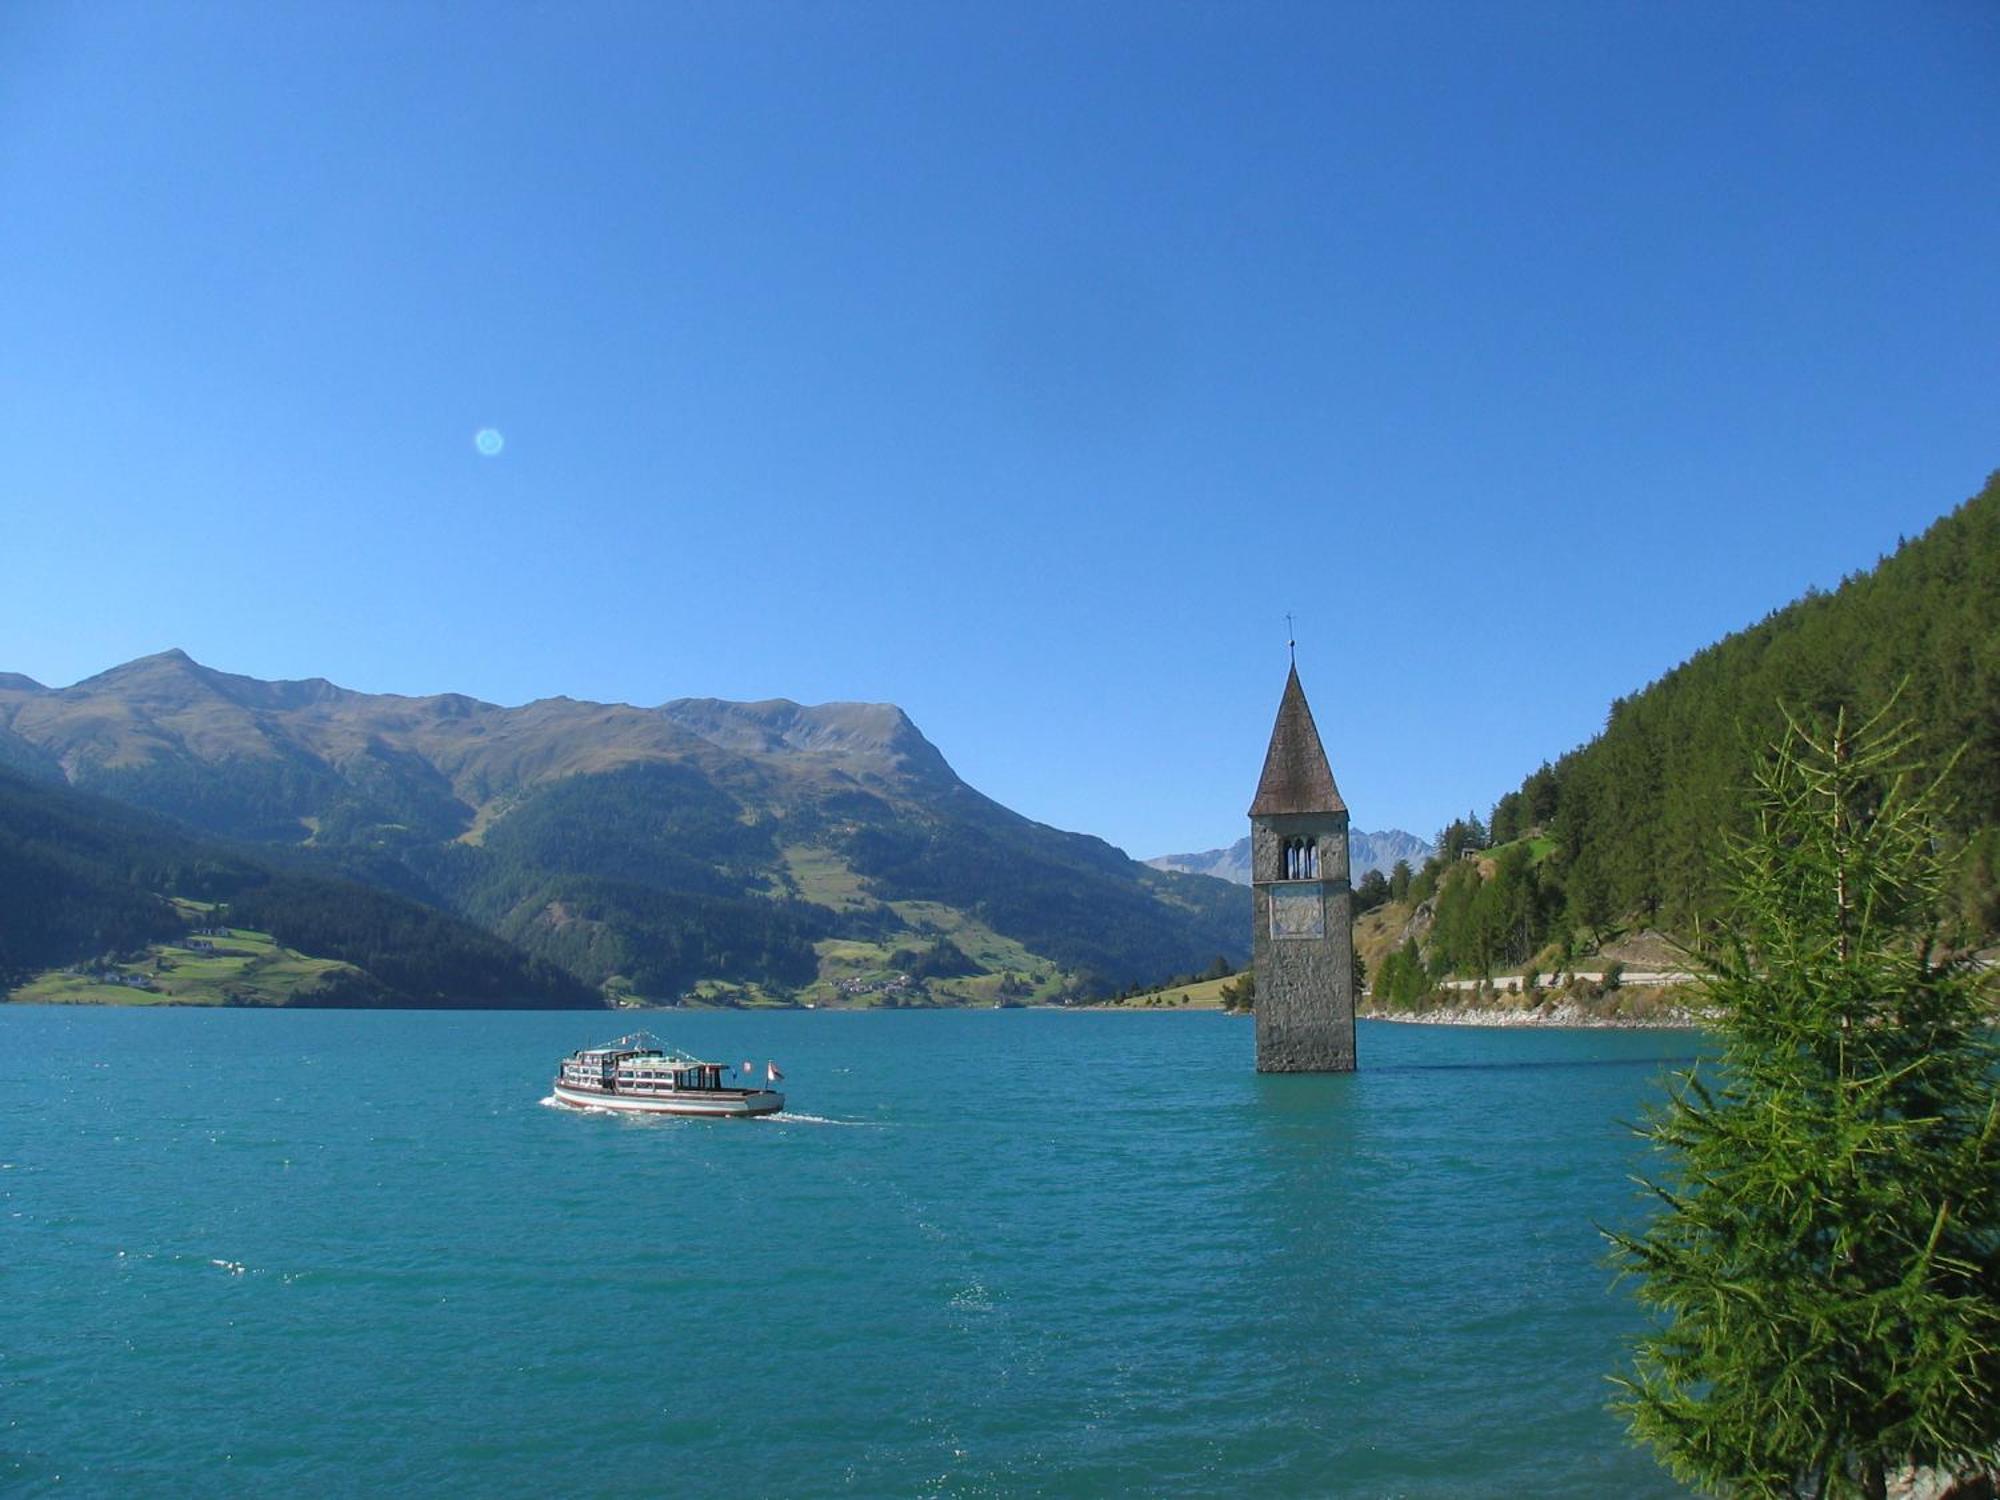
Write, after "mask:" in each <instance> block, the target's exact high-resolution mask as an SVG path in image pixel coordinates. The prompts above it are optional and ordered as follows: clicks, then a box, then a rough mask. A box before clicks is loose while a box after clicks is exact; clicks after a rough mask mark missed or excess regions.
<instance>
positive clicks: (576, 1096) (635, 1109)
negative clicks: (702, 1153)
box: [554, 1083, 785, 1120]
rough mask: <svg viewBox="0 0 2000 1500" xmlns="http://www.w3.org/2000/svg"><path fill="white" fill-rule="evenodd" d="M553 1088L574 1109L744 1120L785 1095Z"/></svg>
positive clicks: (769, 1110)
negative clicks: (622, 1091) (634, 1092)
mask: <svg viewBox="0 0 2000 1500" xmlns="http://www.w3.org/2000/svg"><path fill="white" fill-rule="evenodd" d="M554 1088H555V1097H556V1102H557V1103H559V1104H567V1105H570V1106H572V1107H573V1108H576V1109H615V1110H617V1111H618V1112H619V1113H621V1114H630V1115H699V1116H703V1117H705V1118H709V1119H717V1120H732V1119H734V1120H745V1119H749V1118H751V1117H752V1116H754V1115H774V1114H776V1113H777V1112H778V1111H779V1110H781V1109H783V1108H784V1107H785V1096H784V1095H783V1094H775V1093H772V1092H771V1091H770V1090H769V1089H751V1090H733V1089H732V1090H727V1091H724V1092H721V1093H716V1094H696V1093H680V1094H600V1093H597V1092H595V1091H594V1090H591V1089H574V1088H570V1087H569V1086H568V1085H567V1084H561V1083H558V1084H556V1085H555V1086H554Z"/></svg>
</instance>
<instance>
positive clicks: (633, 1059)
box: [570, 1031, 728, 1068]
mask: <svg viewBox="0 0 2000 1500" xmlns="http://www.w3.org/2000/svg"><path fill="white" fill-rule="evenodd" d="M570 1055H571V1056H573V1057H576V1058H580V1059H586V1060H590V1061H603V1060H605V1059H607V1058H608V1059H610V1060H612V1061H614V1062H621V1063H622V1062H629V1063H632V1064H634V1065H636V1066H638V1067H643V1068H721V1067H726V1066H728V1065H727V1064H726V1063H719V1062H708V1061H705V1060H704V1059H702V1058H699V1057H693V1056H690V1055H689V1054H687V1053H685V1052H671V1051H669V1050H668V1049H667V1045H666V1043H664V1042H662V1041H661V1040H660V1039H659V1038H658V1037H656V1036H654V1035H653V1034H652V1032H650V1031H635V1032H633V1033H632V1034H631V1035H630V1036H621V1037H619V1038H618V1039H617V1040H615V1041H610V1042H606V1043H605V1044H604V1045H603V1046H601V1047H579V1048H577V1049H576V1051H575V1052H573V1053H572V1054H570Z"/></svg>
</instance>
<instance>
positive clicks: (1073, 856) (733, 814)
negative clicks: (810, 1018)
mask: <svg viewBox="0 0 2000 1500" xmlns="http://www.w3.org/2000/svg"><path fill="white" fill-rule="evenodd" d="M0 761H4V762H6V763H7V764H10V765H13V766H15V767H16V768H17V769H20V770H23V771H25V772H27V773H28V774H30V775H39V776H42V777H45V778H60V779H62V780H64V781H67V782H68V783H70V784H71V785H72V786H74V787H77V788H79V789H83V790H87V791H92V792H96V793H98V794H100V795H104V796H108V797H112V798H114V799H117V800H119V801H123V802H126V803H128V804H132V805H136V806H139V807H143V808H146V809H148V810H150V811H153V812H158V813H164V814H166V815H168V816H171V817H173V818H176V819H178V820H180V821H181V822H183V823H185V824H187V825H190V826H191V827H193V828H195V829H198V830H200V831H203V832H206V833H211V834H216V835H221V836H223V837H227V838H232V839H238V840H246V841H249V842H252V843H261V844H271V845H279V846H301V847H308V848H311V849H313V850H315V851H320V852H323V853H324V854H326V855H327V856H329V857H331V858H335V859H337V860H339V861H341V862H343V867H344V868H346V869H347V870H349V871H350V872H351V873H353V874H355V875H356V876H357V877H358V878H363V879H367V880H371V881H373V882H375V883H377V884H381V885H384V886H386V887H388V888H392V889H396V890H398V891H400V892H402V893H403V894H414V895H417V896H419V897H420V898H421V899H428V900H431V901H433V902H434V903H436V904H438V905H440V906H443V907H446V908H448V909H450V910H452V911H454V912H456V913H458V914H460V915H463V916H467V917H470V918H471V919H472V920H474V921H476V922H478V923H480V924H481V925H483V926H486V927H487V928H489V929H490V930H492V931H494V932H496V933H498V934H499V935H501V936H503V937H505V938H507V939H509V940H510V941H512V942H515V943H517V944H519V945H520V946H522V947H523V948H525V949H527V950H528V951H529V952H531V953H534V954H538V955H540V956H543V957H547V958H549V959H551V960H553V961H555V962H557V963H560V964H562V965H564V966H565V967H567V968H568V969H569V970H570V971H571V972H572V973H575V974H577V975H578V976H579V977H581V978H584V979H586V980H587V981H588V982H591V983H593V984H607V985H612V986H613V988H614V989H616V988H617V987H618V986H619V985H620V984H622V985H624V986H627V987H628V988H629V989H630V990H631V991H632V992H634V993H638V994H642V995H648V996H652V997H655V998H661V997H665V996H669V995H672V994H678V993H685V992H689V991H699V990H701V989H702V987H703V986H707V985H711V984H727V985H733V986H738V987H745V986H747V987H749V989H751V990H754V991H757V992H760V993H775V994H787V995H790V994H803V993H808V992H818V993H824V994H828V995H831V994H834V993H840V994H852V993H875V991H871V990H869V989H868V988H867V986H869V985H871V984H875V983H877V982H878V981H879V982H881V983H883V984H886V983H887V981H888V978H889V977H890V976H891V975H893V974H894V973H896V972H901V971H903V970H907V969H908V968H909V967H910V966H911V964H912V963H913V962H914V960H913V959H912V957H911V956H912V955H917V956H920V957H921V956H923V955H932V954H937V953H939V951H940V949H941V945H944V944H950V945H952V946H954V947H955V948H957V949H959V950H962V951H964V952H965V953H966V954H967V956H968V958H969V959H970V961H971V967H972V968H973V969H974V970H975V971H976V974H977V979H976V980H975V979H974V978H973V977H971V976H965V977H963V979H962V980H958V979H957V977H956V976H955V982H956V989H955V990H953V988H952V986H950V985H942V984H941V985H939V986H936V987H934V988H937V989H938V990H940V992H948V993H949V994H950V996H951V997H952V998H958V999H978V998H983V997H984V996H985V990H986V989H993V990H994V992H995V994H996V996H997V995H998V994H999V993H1000V991H999V988H998V987H999V986H1000V985H1001V984H1003V983H1005V984H1006V985H1007V986H1008V988H1007V989H1006V991H1005V993H1006V994H1007V995H1008V996H1021V995H1023V994H1027V995H1037V994H1040V995H1053V994H1056V993H1059V992H1089V991H1094V990H1095V989H1097V988H1100V987H1104V986H1109V985H1116V984H1122V983H1125V982H1128V981H1130V980H1134V979H1141V978H1144V977H1147V975H1148V974H1149V973H1153V972H1158V973H1167V972H1174V971H1177V970H1187V969H1192V968H1198V967H1200V966H1203V965H1205V964H1207V963H1208V962H1210V961H1211V960H1212V959H1213V958H1214V957H1215V956H1217V955H1218V954H1221V955H1225V956H1227V957H1229V958H1230V959H1232V961H1239V962H1240V961H1241V959H1242V957H1243V950H1244V949H1245V947H1246V946H1247V933H1248V925H1249V923H1248V910H1247V898H1245V897H1243V896H1242V894H1241V893H1238V892H1235V891H1233V890H1231V889H1230V888H1228V887H1226V886H1222V885H1220V884H1218V883H1216V882H1212V881H1208V880H1203V879H1199V878H1196V877H1191V876H1185V875H1180V874H1174V873H1169V872H1161V871H1156V870H1153V869H1149V868H1147V867H1145V866H1143V865H1140V864H1138V863H1136V862H1135V861H1132V860H1130V859H1128V858H1127V857H1126V856H1125V855H1124V854H1123V853H1121V852H1120V851H1118V850H1116V849H1114V848H1112V847H1111V846H1110V845H1109V844H1106V843H1104V842H1103V841H1102V840H1100V839H1095V838H1092V837H1090V836H1088V835H1084V834H1075V833H1066V832H1063V831H1061V830H1058V829H1054V828H1050V827H1047V826H1046V825H1043V824H1039V823H1035V822H1033V821H1032V820H1030V819H1027V818H1024V817H1021V816H1020V815H1019V814H1016V813H1013V812H1011V811H1009V810H1008V809H1006V808H1004V807H1002V806H1000V805H999V804H998V803H995V802H993V801H992V800H991V799H990V798H987V797H984V796H982V795H980V793H978V792H977V791H976V790H974V789H973V788H971V787H969V786H967V785H966V784H965V783H964V782H963V781H961V780H960V779H959V778H958V776H957V775H956V774H955V773H954V772H953V771H952V769H951V767H950V765H949V763H948V762H947V761H946V760H945V758H944V756H943V755H942V754H941V753H940V752H939V751H938V749H937V748H936V747H935V746H934V745H932V744H931V743H930V741H929V740H927V739H926V738H925V737H924V736H923V734H922V732H921V731H920V730H919V729H918V728H917V726H916V725H915V724H914V723H912V722H911V720H910V719H909V717H908V716H907V715H906V714H904V713H903V712H902V710H900V709H899V708H897V707H895V706H894V705H892V704H869V703H828V704H819V705H805V704H798V703H792V702H790V701H787V700H768V701H765V702H760V703H732V702H726V701H723V700H718V699H676V700H672V701H670V702H667V703H663V704H660V705H658V706H657V707H654V708H640V707H635V706H633V705H630V704H612V703H592V702H584V701H580V700H575V699H570V698H545V699H540V700H537V701H535V702H532V703H527V704H523V705H520V706H517V707H504V706H501V705H496V704H491V703H485V702H482V701H480V700H478V699H475V698H470V697H466V696H464V695H461V694H450V693H447V694H437V695H432V696H427V697H404V696H399V695H395V694H373V693H362V692H356V691H354V690H351V689H347V688H343V687H340V686H338V685H336V684H334V683H331V682H328V681H326V680H325V679H323V678H307V679H303V680H297V681H278V682H266V681H262V680H260V679H257V678H252V677H245V676H241V675H238V674H234V673H228V672H221V671H217V670H216V669H214V668H211V667H207V666H204V665H202V664H201V663H199V662H196V661H194V660H193V659H192V658H191V657H189V656H188V655H187V654H186V653H185V652H182V651H167V652H161V653H159V654H157V655H154V656H148V657H142V658H140V659H138V660H136V661H132V662H127V663H125V664H124V665H122V666H118V667H114V668H112V669H110V670H109V671H106V672H102V673H99V674H98V675H96V676H94V677H91V678H88V679H86V680H84V681H82V682H79V683H77V684H75V685H73V686H71V687H67V688H50V687H45V686H43V685H42V684H40V683H36V682H33V681H32V680H31V679H27V678H23V677H19V676H9V677H6V678H3V679H0ZM1239 908H1240V909H1239ZM897 959H900V960H901V962H902V969H901V970H899V969H898V968H897V965H896V964H895V963H894V962H892V960H897ZM929 967H930V968H931V969H932V970H933V971H934V972H937V973H940V974H943V973H946V972H948V971H955V970H958V969H961V968H963V967H964V965H961V964H960V963H959V961H958V960H957V959H955V958H952V957H951V956H950V955H948V954H947V955H943V956H939V957H935V958H934V959H932V960H931V961H930V964H929ZM989 981H990V983H989ZM854 985H859V986H861V989H860V990H858V991H857V990H855V989H852V988H842V986H854Z"/></svg>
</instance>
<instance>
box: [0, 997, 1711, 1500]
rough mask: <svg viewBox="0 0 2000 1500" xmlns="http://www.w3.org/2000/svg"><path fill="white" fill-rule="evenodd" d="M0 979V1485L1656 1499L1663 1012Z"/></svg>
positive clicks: (156, 1489)
mask: <svg viewBox="0 0 2000 1500" xmlns="http://www.w3.org/2000/svg"><path fill="white" fill-rule="evenodd" d="M618 1019H619V1018H609V1017H605V1016H601V1015H597V1016H591V1015H576V1014H573V1013H572V1014H525V1015H524V1014H511V1013H485V1012H475V1013H464V1012H435V1011H432V1012H414V1013H412V1012H389V1013H362V1012H338V1011H334V1012H282V1011H197V1010H96V1009H58V1008H45V1007H19V1006H17V1007H0V1227H3V1228H4V1233H0V1490H5V1491H7V1492H9V1493H15V1492H20V1493H26V1494H37V1493H41V1492H44V1491H55V1490H57V1489H60V1491H61V1492H62V1493H64V1494H114V1493H116V1494H134V1493H145V1494H149V1495H201V1496H209V1495H217V1494H275V1493H279V1492H282V1491H297V1492H299V1493H304V1494H313V1495H350V1494H355V1495H358V1494H367V1493H415V1492H418V1491H419V1490H421V1491H425V1492H428V1493H430V1494H432V1495H447V1496H456V1495H466V1496H505V1495H545V1494H549V1493H558V1494H579V1495H584V1494H590V1495H649V1494H657V1493H663V1492H665V1491H666V1490H668V1489H670V1488H671V1489H676V1490H681V1491H683V1492H687V1493H692V1494H695V1495H723V1494H728V1495H745V1496H764V1495H768V1496H787V1497H789V1496H814V1495H847V1496H871V1497H872V1496H901V1495H912V1496H918V1495H938V1496H960V1495H966V1496H970V1495H1049V1496H1066V1495H1074V1496H1095V1495H1107V1494H1116V1493H1156V1494H1186V1495H1217V1496H1234V1495H1245V1494H1256V1495H1259V1496H1283V1495H1299V1496H1350V1495H1351V1496H1436V1497H1442V1496H1467V1495H1477V1496H1524V1497H1525V1496H1533V1497H1552V1496H1578V1497H1582V1496H1590V1497H1601V1496H1606V1495H1618V1496H1622V1497H1646V1496H1668V1495H1676V1494H1679V1493H1680V1491H1679V1490H1678V1489H1677V1488H1676V1487H1675V1486H1674V1485H1672V1484H1671V1483H1670V1482H1669V1481H1668V1480H1667V1479H1666V1478H1665V1477H1664V1476H1663V1475H1662V1474H1661V1473H1660V1471H1659V1470H1658V1469H1657V1468H1656V1467H1655V1466H1654V1465H1653V1463H1652V1461H1651V1460H1650V1459H1649V1458H1647V1457H1646V1456H1645V1455H1644V1454H1642V1453H1639V1452H1637V1451H1635V1450H1633V1449H1631V1448H1629V1447H1628V1446H1627V1445H1626V1443H1625V1440H1624V1437H1623V1434H1622V1432H1621V1430H1620V1428H1619V1426H1618V1424H1617V1422H1616V1421H1615V1420H1614V1419H1613V1418H1612V1417H1610V1416H1609V1415H1607V1414H1606V1413H1605V1412H1604V1410H1603V1403H1604V1400H1605V1398H1606V1395H1607V1386H1606V1382H1605V1376H1606V1374H1607V1372H1609V1371H1610V1370H1612V1369H1613V1368H1615V1367H1616V1366H1617V1364H1618V1363H1619V1360H1620V1350H1621V1347H1622V1344H1623V1341H1624V1340H1626V1339H1627V1338H1629V1337H1630V1335H1631V1334H1632V1333H1633V1332H1634V1330H1635V1329H1636V1327H1637V1326H1638V1324H1639V1321H1640V1319H1639V1315H1638V1313H1637V1311H1636V1309H1635V1308H1634V1306H1633V1305H1632V1304H1631V1302H1630V1301H1629V1300H1628V1299H1627V1298H1626V1297H1625V1295H1624V1294H1623V1293H1622V1292H1614V1291H1613V1290H1612V1289H1611V1288H1610V1278H1609V1274H1608V1273H1607V1272H1606V1270H1605V1269H1604V1268H1603V1264H1602V1253H1603V1247H1602V1242H1601V1241H1600V1239H1599V1238H1598V1236H1597V1234H1596V1232H1595V1229H1594V1228H1593V1224H1594V1223H1618V1224H1631V1223H1633V1222H1635V1220H1636V1219H1637V1218H1638V1216H1640V1215H1641V1214H1642V1213H1643V1212H1644V1207H1643V1204H1642V1203H1641V1202H1640V1200H1639V1199H1638V1197H1636V1196H1635V1194H1634V1191H1633V1189H1632V1188H1631V1186H1630V1184H1629V1183H1628V1182H1627V1181H1626V1174H1627V1173H1628V1172H1629V1171H1631V1170H1632V1169H1633V1168H1634V1167H1635V1166H1636V1165H1637V1164H1638V1162H1639V1159H1640V1147H1639V1143H1637V1142H1635V1141H1634V1140H1633V1139H1632V1138H1631V1137H1630V1135H1629V1134H1627V1133H1626V1132H1625V1131H1624V1130H1623V1129H1622V1128H1621V1126H1620V1124H1619V1122H1620V1121H1622V1120H1628V1119H1631V1118H1633V1117H1634V1116H1635V1115H1636V1114H1637V1113H1638V1112H1639V1111H1640V1110H1641V1109H1643V1108H1644V1107H1645V1106H1646V1105H1647V1104H1648V1103H1649V1102H1651V1101H1654V1100H1655V1099H1657V1098H1658V1097H1660V1094H1661V1091H1662V1087H1663V1082H1664V1076H1665V1069H1666V1067H1667V1066H1669V1065H1670V1064H1672V1063H1674V1062H1679V1061H1683V1060H1685V1059H1686V1058H1687V1057H1689V1056H1690V1055H1692V1053H1693V1051H1694V1049H1695V1046H1696V1039H1695V1038H1694V1037H1692V1036H1690V1035H1689V1034H1686V1033H1676V1032H1631V1031H1599V1032H1563V1031H1529V1030H1510V1031H1500V1030H1484V1029H1480V1030H1472V1029H1461V1028H1449V1027H1413V1026H1393V1025H1387V1024H1379V1023H1373V1024H1371V1023H1367V1022H1364V1023H1362V1033H1361V1041H1360V1046H1361V1058H1362V1071H1361V1072H1360V1073H1358V1074H1355V1075H1353V1076H1351V1077H1306V1078H1299V1077H1294V1078H1260V1077H1258V1076H1257V1075H1255V1074H1254V1073H1253V1072H1252V1071H1251V1029H1250V1026H1249V1024H1248V1023H1247V1022H1245V1021H1242V1020H1238V1019H1235V1018H1229V1017H1222V1016H1217V1015H1160V1016H1147V1015H1119V1014H1110V1015H1106V1014H1089V1013H1084V1014H1065V1013H1053V1012H978V1013H962V1012H960V1013H954V1012H941V1013H901V1014H897V1013H886V1014H839V1013H829V1012H787V1013H775V1014H766V1015H756V1014H748V1015H745V1014H729V1013H715V1012H707V1013H698V1014H687V1015H676V1014H672V1013H669V1014H665V1015H661V1016H656V1017H650V1018H648V1019H650V1020H652V1021H653V1023H654V1025H655V1028H656V1029H657V1030H659V1031H661V1032H663V1033H664V1034H666V1035H667V1037H668V1039H669V1040H670V1041H672V1042H674V1043H676V1044H678V1045H680V1046H682V1047H685V1048H688V1049H690V1050H693V1051H696V1052H698V1053H702V1054H705V1055H707V1056H710V1057H715V1058H720V1059H727V1060H730V1061H737V1060H740V1059H742V1058H756V1059H758V1060H759V1061H760V1062H761V1060H763V1059H765V1058H776V1059H777V1060H778V1062H779V1064H780V1066H781V1067H783V1068H784V1069H785V1072H786V1074H787V1079H786V1082H785V1084H784V1085H783V1087H784V1088H785V1089H786V1091H787V1092H788V1094H789V1095H790V1099H791V1104H792V1107H793V1109H795V1110H796V1111H797V1112H798V1113H799V1115H801V1116H803V1117H804V1118H797V1119H792V1118H786V1117H780V1118H778V1119H775V1120H766V1121H749V1122H709V1121H672V1120H651V1121H637V1120H631V1119H625V1118H618V1117H612V1116H605V1115H599V1114H583V1113H578V1112H574V1111H569V1110H563V1109H558V1108H552V1107H547V1106H545V1105H544V1104H542V1103H541V1102H540V1101H542V1100H543V1099H544V1098H545V1097H546V1095H547V1093H548V1087H547V1083H548V1078H549V1075H550V1074H551V1072H552V1070H553V1068H554V1065H555V1063H556V1061H557V1059H558V1058H559V1057H560V1056H561V1055H562V1054H563V1053H564V1052H566V1051H568V1050H569V1049H571V1048H573V1047H576V1046H579V1045H588V1044H592V1043H596V1042H601V1041H604V1040H606V1039H607V1038H608V1037H609V1036H610V1035H611V1034H613V1033H614V1032H616V1031H617V1030H618V1029H619V1025H618Z"/></svg>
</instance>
